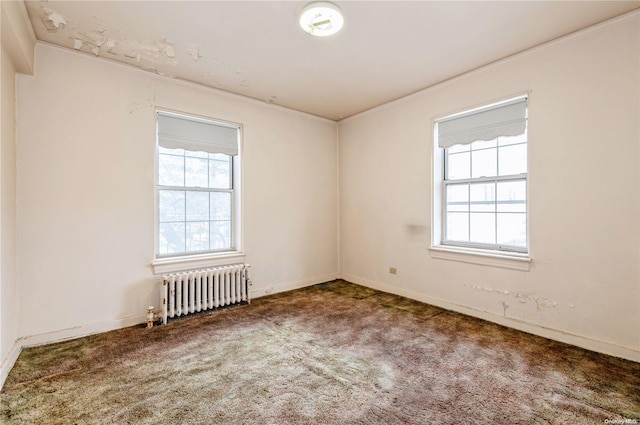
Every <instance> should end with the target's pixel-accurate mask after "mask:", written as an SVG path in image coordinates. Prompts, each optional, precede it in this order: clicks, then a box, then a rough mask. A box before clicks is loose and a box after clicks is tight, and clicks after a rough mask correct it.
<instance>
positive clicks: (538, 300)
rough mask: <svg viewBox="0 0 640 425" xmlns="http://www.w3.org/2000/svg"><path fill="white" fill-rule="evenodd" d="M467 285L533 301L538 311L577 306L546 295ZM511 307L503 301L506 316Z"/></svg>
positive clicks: (525, 302)
mask: <svg viewBox="0 0 640 425" xmlns="http://www.w3.org/2000/svg"><path fill="white" fill-rule="evenodd" d="M465 286H469V287H470V288H472V289H475V290H478V291H483V292H489V293H496V294H501V295H503V296H505V297H512V298H515V299H516V300H517V301H518V302H519V303H520V304H527V303H529V302H533V303H535V305H536V310H537V311H541V310H544V309H548V308H559V307H561V308H575V307H576V306H575V305H574V304H568V303H563V302H559V301H556V300H551V299H549V298H546V297H540V296H538V295H534V294H524V293H522V292H511V291H509V290H507V289H494V288H489V287H487V286H480V285H465ZM509 307H510V306H509V304H507V302H506V301H502V309H503V314H504V315H505V316H506V315H507V309H508V308H509Z"/></svg>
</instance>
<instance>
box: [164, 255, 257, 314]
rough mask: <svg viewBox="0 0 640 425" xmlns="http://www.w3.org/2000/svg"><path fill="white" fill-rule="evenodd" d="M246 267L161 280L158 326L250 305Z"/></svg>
mask: <svg viewBox="0 0 640 425" xmlns="http://www.w3.org/2000/svg"><path fill="white" fill-rule="evenodd" d="M249 269H250V267H249V265H248V264H233V265H229V266H221V267H213V268H208V269H199V270H189V271H185V272H180V273H171V274H166V275H163V276H162V292H161V297H162V323H164V324H166V323H167V320H168V319H171V318H174V317H179V316H184V315H187V314H192V313H197V312H201V311H205V310H211V309H215V308H219V307H224V306H226V305H231V304H238V303H243V302H244V303H250V302H251V297H250V295H249V293H250V291H249V288H250V286H251V279H250V277H249Z"/></svg>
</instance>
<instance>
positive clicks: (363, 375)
mask: <svg viewBox="0 0 640 425" xmlns="http://www.w3.org/2000/svg"><path fill="white" fill-rule="evenodd" d="M0 397H1V405H0V422H2V423H3V424H7V425H13V424H34V425H37V424H65V425H68V424H178V425H180V424H203V425H204V424H207V425H209V424H247V425H248V424H274V425H276V424H277V425H283V424H340V425H342V424H367V425H369V424H549V423H551V424H604V423H625V422H626V423H640V364H638V363H634V362H630V361H625V360H621V359H617V358H613V357H609V356H605V355H601V354H596V353H593V352H589V351H585V350H582V349H579V348H576V347H572V346H569V345H565V344H561V343H558V342H553V341H550V340H546V339H543V338H539V337H535V336H532V335H529V334H526V333H522V332H518V331H515V330H512V329H508V328H504V327H501V326H498V325H494V324H491V323H488V322H484V321H481V320H477V319H474V318H470V317H467V316H463V315H460V314H456V313H452V312H448V311H445V310H441V309H439V308H435V307H432V306H429V305H425V304H422V303H419V302H415V301H411V300H408V299H405V298H401V297H397V296H394V295H390V294H386V293H383V292H379V291H374V290H371V289H367V288H363V287H361V286H357V285H353V284H349V283H345V282H342V281H336V282H331V283H328V284H322V285H316V286H313V287H310V288H306V289H302V290H297V291H293V292H288V293H285V294H277V295H273V296H269V297H264V298H259V299H256V300H254V301H253V302H252V303H251V305H250V306H241V307H237V308H231V309H226V310H221V311H215V312H213V313H207V314H202V315H197V316H193V317H186V318H184V319H180V320H175V321H172V322H170V323H169V324H168V325H167V326H161V327H155V328H153V329H151V330H147V329H144V328H143V327H142V326H137V327H132V328H127V329H121V330H117V331H113V332H108V333H105V334H100V335H94V336H90V337H86V338H81V339H77V340H73V341H67V342H62V343H57V344H53V345H47V346H42V347H36V348H30V349H26V350H24V351H23V352H22V354H21V355H20V357H19V359H18V361H17V363H16V365H15V367H14V369H13V370H12V371H11V373H10V375H9V377H8V379H7V381H6V383H5V386H4V389H3V390H2V392H1V393H0ZM636 419H637V420H638V421H637V422H633V420H636Z"/></svg>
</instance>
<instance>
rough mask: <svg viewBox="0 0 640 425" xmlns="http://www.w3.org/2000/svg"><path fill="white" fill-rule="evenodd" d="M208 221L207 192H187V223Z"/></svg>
mask: <svg viewBox="0 0 640 425" xmlns="http://www.w3.org/2000/svg"><path fill="white" fill-rule="evenodd" d="M208 220H209V192H194V191H188V192H187V221H208Z"/></svg>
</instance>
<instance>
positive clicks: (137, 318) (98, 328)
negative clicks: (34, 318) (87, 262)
mask: <svg viewBox="0 0 640 425" xmlns="http://www.w3.org/2000/svg"><path fill="white" fill-rule="evenodd" d="M146 321H147V318H146V316H145V315H144V314H136V315H134V316H128V317H124V318H121V319H115V320H109V321H106V322H99V323H91V324H88V325H81V326H75V327H73V328H67V329H61V330H58V331H52V332H45V333H42V334H36V335H30V336H25V337H22V338H20V339H19V340H18V342H19V343H21V345H22V347H35V346H38V345H44V344H51V343H54V342H60V341H66V340H69V339H75V338H81V337H83V336H88V335H93V334H98V333H102V332H108V331H112V330H114V329H121V328H126V327H128V326H134V325H138V324H141V323H145V322H146Z"/></svg>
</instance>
